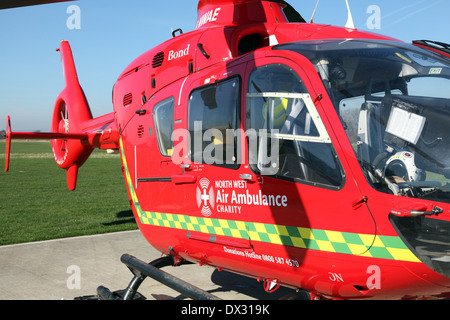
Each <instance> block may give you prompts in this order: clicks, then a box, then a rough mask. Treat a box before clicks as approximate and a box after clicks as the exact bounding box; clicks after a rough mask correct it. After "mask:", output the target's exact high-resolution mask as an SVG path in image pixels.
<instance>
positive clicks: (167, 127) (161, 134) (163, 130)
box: [153, 97, 175, 157]
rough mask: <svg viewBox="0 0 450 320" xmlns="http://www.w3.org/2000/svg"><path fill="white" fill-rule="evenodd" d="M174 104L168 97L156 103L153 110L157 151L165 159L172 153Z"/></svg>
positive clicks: (171, 98)
mask: <svg viewBox="0 0 450 320" xmlns="http://www.w3.org/2000/svg"><path fill="white" fill-rule="evenodd" d="M174 103H175V100H174V98H173V97H170V98H168V99H165V100H163V101H161V102H159V103H157V104H156V105H155V107H154V109H153V118H154V119H155V132H156V138H157V140H158V146H159V151H160V152H161V154H162V155H163V156H166V157H170V156H172V152H173V141H172V132H173V112H174Z"/></svg>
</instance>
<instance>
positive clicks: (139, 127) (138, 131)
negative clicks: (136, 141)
mask: <svg viewBox="0 0 450 320" xmlns="http://www.w3.org/2000/svg"><path fill="white" fill-rule="evenodd" d="M137 135H138V137H139V138H142V136H143V135H144V126H143V125H142V124H140V125H139V126H138V128H137Z"/></svg>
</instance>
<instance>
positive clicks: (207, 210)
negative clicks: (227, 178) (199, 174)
mask: <svg viewBox="0 0 450 320" xmlns="http://www.w3.org/2000/svg"><path fill="white" fill-rule="evenodd" d="M197 205H198V207H199V208H201V212H202V215H204V216H205V217H209V216H210V215H211V214H212V210H213V209H214V189H213V187H212V185H211V183H210V182H209V180H208V179H206V178H202V179H201V180H200V181H199V182H198V185H197Z"/></svg>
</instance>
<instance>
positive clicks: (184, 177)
mask: <svg viewBox="0 0 450 320" xmlns="http://www.w3.org/2000/svg"><path fill="white" fill-rule="evenodd" d="M171 178H172V182H173V183H175V184H185V183H195V182H196V181H197V177H196V176H193V175H190V174H180V175H173V176H172V177H171Z"/></svg>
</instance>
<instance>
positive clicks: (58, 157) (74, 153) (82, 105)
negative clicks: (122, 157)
mask: <svg viewBox="0 0 450 320" xmlns="http://www.w3.org/2000/svg"><path fill="white" fill-rule="evenodd" d="M57 51H59V52H60V53H61V59H62V63H63V70H64V79H65V83H66V87H65V88H64V90H63V91H62V92H61V93H60V94H59V96H58V98H57V99H56V103H55V106H54V110H53V117H52V123H51V132H38V133H35V132H12V130H11V120H10V118H9V116H8V117H7V119H6V161H5V171H8V169H9V162H10V161H9V159H10V152H11V139H51V144H52V151H53V156H54V158H55V161H56V163H57V164H58V166H59V167H61V168H62V169H65V170H66V177H67V186H68V188H69V190H74V189H75V187H76V182H77V173H78V168H79V167H81V166H82V165H83V163H84V162H85V161H86V160H87V159H88V158H89V156H90V154H91V153H92V151H93V150H94V148H99V149H118V147H119V146H118V142H119V132H118V130H117V127H116V124H115V120H114V113H109V114H106V115H104V116H101V117H98V118H93V117H92V114H91V110H90V108H89V104H88V102H87V100H86V97H85V95H84V92H83V89H82V88H81V86H80V84H79V82H78V77H77V73H76V69H75V63H74V60H73V56H72V51H71V48H70V45H69V43H68V42H67V41H62V42H61V45H60V47H59V48H58V49H57Z"/></svg>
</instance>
